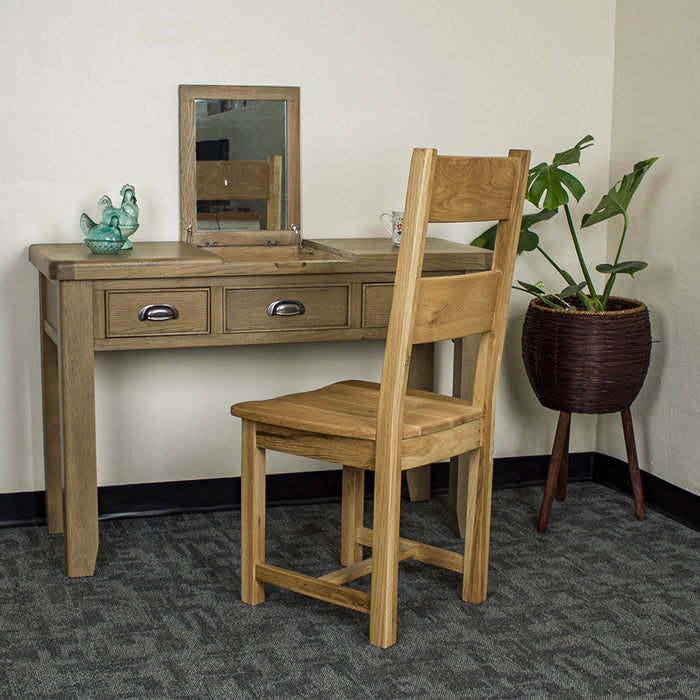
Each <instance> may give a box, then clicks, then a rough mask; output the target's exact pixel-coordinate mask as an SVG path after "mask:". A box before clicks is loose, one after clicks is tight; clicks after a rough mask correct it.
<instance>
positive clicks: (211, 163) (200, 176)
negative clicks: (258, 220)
mask: <svg viewBox="0 0 700 700" xmlns="http://www.w3.org/2000/svg"><path fill="white" fill-rule="evenodd" d="M196 187H197V199H204V200H207V199H222V200H236V199H243V200H245V199H252V200H261V201H267V229H268V230H270V231H276V230H279V229H281V228H282V156H270V157H269V158H268V159H267V160H199V161H197V185H196Z"/></svg>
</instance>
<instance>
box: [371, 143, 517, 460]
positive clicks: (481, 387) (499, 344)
mask: <svg viewBox="0 0 700 700" xmlns="http://www.w3.org/2000/svg"><path fill="white" fill-rule="evenodd" d="M529 162H530V154H529V152H528V151H511V152H510V153H509V155H508V157H500V158H472V157H455V156H438V155H437V152H436V151H435V150H434V149H424V148H417V149H415V150H414V151H413V158H412V160H411V169H410V174H409V181H408V190H407V194H406V205H405V207H404V224H403V230H402V234H401V247H400V249H399V259H398V263H397V267H396V281H395V284H394V294H393V297H392V307H391V316H390V319H389V328H388V332H387V342H386V350H385V353H384V364H383V367H382V381H381V389H380V396H379V413H378V416H377V464H387V465H389V464H393V465H395V464H397V463H398V461H399V460H400V453H401V447H400V437H399V436H400V435H401V429H400V428H401V424H402V421H403V414H404V398H405V395H406V386H407V382H408V369H409V366H410V361H411V351H412V348H413V345H414V344H418V343H429V342H433V341H436V340H443V339H447V338H460V337H464V336H465V335H472V334H474V333H479V334H481V341H480V343H479V353H478V358H477V372H478V376H477V377H476V378H475V381H474V387H473V392H472V396H470V397H465V398H470V399H471V400H472V402H473V405H475V406H480V407H481V408H482V409H483V411H484V421H485V422H486V424H487V425H491V424H492V422H493V416H494V406H495V395H496V386H497V381H498V372H499V369H500V361H501V355H502V352H503V340H504V336H505V328H506V321H507V315H508V302H509V299H510V290H511V284H512V277H513V266H514V264H515V256H516V251H517V244H518V238H519V234H520V224H521V218H522V209H523V202H524V199H525V187H526V184H527V175H528V165H529ZM494 220H495V221H497V222H498V235H497V242H496V249H495V251H494V256H493V263H492V268H491V272H489V273H483V274H481V273H478V274H474V275H460V276H456V277H455V278H451V277H447V278H445V277H443V278H440V277H429V278H428V277H426V278H423V277H422V265H423V253H424V248H425V239H426V234H427V228H428V224H429V223H430V222H445V223H450V222H481V221H494ZM470 278H473V279H470ZM489 307H490V308H489ZM491 441H492V434H490V437H489V439H488V440H487V442H488V443H491V444H489V445H488V446H487V449H488V450H491V449H492V442H491Z"/></svg>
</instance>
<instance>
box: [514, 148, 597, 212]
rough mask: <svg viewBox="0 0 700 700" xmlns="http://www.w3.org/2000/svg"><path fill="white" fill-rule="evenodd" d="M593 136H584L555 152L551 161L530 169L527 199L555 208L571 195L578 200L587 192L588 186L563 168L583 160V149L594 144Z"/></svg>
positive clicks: (537, 204)
mask: <svg viewBox="0 0 700 700" xmlns="http://www.w3.org/2000/svg"><path fill="white" fill-rule="evenodd" d="M592 142H593V137H592V136H590V135H589V136H584V137H583V138H582V139H581V140H580V141H579V142H578V143H577V144H576V145H575V146H574V147H573V148H569V149H568V150H566V151H562V152H561V153H557V154H555V156H554V158H553V159H552V162H551V164H550V163H540V164H539V165H536V166H535V167H534V168H531V169H530V175H529V177H528V183H527V199H528V201H530V202H532V203H533V204H534V205H535V206H538V207H539V206H540V200H542V205H541V206H542V207H544V208H545V209H551V210H555V209H557V208H559V207H560V206H562V205H563V204H568V202H569V195H568V193H567V191H566V190H569V192H571V194H572V195H573V196H574V197H575V198H576V201H577V202H578V201H579V200H580V199H581V197H583V195H584V193H585V192H586V188H585V187H584V186H583V185H582V184H581V182H580V181H579V180H578V179H577V178H575V177H574V176H573V175H572V174H571V173H569V172H567V171H566V170H562V169H561V167H560V166H562V165H573V164H574V163H579V162H580V160H581V151H582V150H583V149H584V148H588V147H589V146H591V145H592Z"/></svg>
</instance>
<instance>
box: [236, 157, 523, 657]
mask: <svg viewBox="0 0 700 700" xmlns="http://www.w3.org/2000/svg"><path fill="white" fill-rule="evenodd" d="M528 164H529V152H527V151H511V152H510V154H509V156H508V157H507V158H505V157H501V158H461V157H450V156H438V155H437V153H436V151H434V150H432V149H416V150H415V151H414V152H413V158H412V161H411V169H410V175H409V182H408V193H407V198H406V206H405V215H404V229H403V234H402V241H401V248H400V251H399V257H398V266H397V271H396V282H395V287H394V296H393V303H392V309H391V316H390V321H389V329H388V336H387V341H386V351H385V355H384V365H383V369H382V379H381V384H376V383H371V382H365V381H344V382H339V383H336V384H332V385H330V386H327V387H325V388H322V389H319V390H316V391H309V392H304V393H300V394H292V395H288V396H282V397H279V398H274V399H269V400H263V401H249V402H245V403H239V404H236V405H235V406H233V407H232V408H231V412H232V413H233V414H234V415H236V416H239V417H240V418H242V419H243V425H242V430H243V433H242V440H243V442H242V474H241V521H242V522H241V536H242V540H241V550H242V557H241V559H242V561H241V597H242V599H243V601H244V602H246V603H249V604H250V605H257V604H258V603H262V602H263V601H264V599H265V584H274V585H277V586H281V587H283V588H287V589H291V590H293V591H297V592H299V593H303V594H305V595H308V596H311V597H314V598H318V599H321V600H324V601H328V602H331V603H335V604H337V605H342V606H345V607H348V608H351V609H354V610H359V611H362V612H366V613H369V615H370V642H371V643H372V644H374V645H376V646H379V647H389V646H391V645H392V644H394V643H395V641H396V599H397V585H398V563H399V561H401V560H403V559H407V558H409V557H412V558H414V559H417V560H418V561H422V562H425V563H428V564H433V565H436V566H440V567H443V568H446V569H450V570H452V571H456V572H460V573H462V574H463V586H462V597H463V599H464V600H467V601H469V602H472V603H481V602H483V601H484V600H485V599H486V582H487V573H488V547H489V531H490V515H491V481H492V462H493V424H494V407H495V396H496V384H497V378H498V372H499V366H500V360H501V354H502V349H503V339H504V334H505V327H506V319H507V312H508V301H509V297H510V289H511V281H512V274H513V265H514V261H515V255H516V247H517V243H518V235H519V232H520V221H521V215H522V208H523V200H524V192H525V185H526V179H527V173H528ZM492 220H498V221H499V234H498V245H497V247H496V250H495V252H494V258H493V266H492V270H491V271H487V272H479V273H474V274H469V275H454V276H443V277H421V266H422V258H423V248H424V244H425V237H426V229H427V225H428V223H429V222H459V221H492ZM472 334H479V335H480V336H481V340H480V344H479V354H478V360H477V376H476V380H475V385H474V395H473V399H472V400H471V401H468V400H463V399H460V398H453V397H450V396H441V395H439V394H434V393H431V392H426V391H419V390H414V389H407V375H408V368H409V363H410V359H411V348H412V346H413V345H414V344H419V343H432V342H435V341H438V340H445V339H453V338H458V337H463V336H468V335H472ZM266 449H272V450H276V451H280V452H287V453H291V454H296V455H302V456H306V457H312V458H315V459H321V460H326V461H331V462H336V463H338V464H342V465H344V466H343V493H342V519H341V553H340V561H341V564H343V565H344V568H342V569H340V570H338V571H334V572H332V573H329V574H327V575H325V576H321V577H320V578H314V577H311V576H308V575H305V574H302V573H297V572H294V571H290V570H288V569H282V568H279V567H276V566H273V565H271V564H268V563H266V562H265V450H266ZM466 452H470V453H471V455H470V460H469V472H470V473H469V482H468V491H469V493H468V499H467V500H468V502H467V526H466V538H465V540H466V541H465V550H464V555H461V554H458V553H455V552H451V551H448V550H445V549H440V548H437V547H434V546H430V545H427V544H422V543H420V542H416V541H411V540H406V539H403V538H401V537H399V511H400V500H401V493H400V492H401V472H402V470H406V469H412V468H414V467H419V466H422V465H425V464H430V463H433V462H437V461H442V460H446V459H448V458H449V457H451V456H453V455H457V454H462V453H466ZM367 469H369V470H373V471H374V476H375V484H374V521H373V528H371V529H370V528H366V527H364V526H363V503H364V470H367ZM363 547H371V548H372V557H370V558H369V559H363V558H362V557H363ZM368 573H371V577H372V578H371V593H370V594H367V593H365V592H363V591H359V590H357V589H354V588H352V587H349V586H347V585H345V584H347V583H348V582H349V581H352V580H353V579H356V578H359V577H360V576H363V575H365V574H368Z"/></svg>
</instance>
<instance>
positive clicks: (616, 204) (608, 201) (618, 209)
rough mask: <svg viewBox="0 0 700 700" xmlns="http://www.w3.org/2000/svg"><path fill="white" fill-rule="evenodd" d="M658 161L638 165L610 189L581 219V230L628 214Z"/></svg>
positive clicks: (650, 159) (650, 160)
mask: <svg viewBox="0 0 700 700" xmlns="http://www.w3.org/2000/svg"><path fill="white" fill-rule="evenodd" d="M657 160H658V158H647V159H646V160H642V161H639V163H636V164H635V166H634V168H633V169H632V172H631V173H627V175H625V176H624V177H623V178H622V180H620V182H618V183H617V185H614V186H613V187H612V188H611V189H610V192H608V193H607V194H604V195H603V198H602V199H601V200H600V202H599V204H598V206H597V207H596V208H595V209H594V210H593V212H592V213H591V214H585V215H584V217H583V219H581V228H586V227H587V226H593V224H597V223H598V222H600V221H605V220H606V219H609V218H610V217H612V216H616V215H617V214H627V207H629V204H630V201H631V200H632V195H633V194H634V193H635V192H636V191H637V187H639V185H640V183H641V182H642V179H643V178H644V176H645V175H646V173H647V170H649V168H651V166H652V165H653V164H654V163H656V161H657ZM640 269H643V268H640ZM635 272H636V270H635Z"/></svg>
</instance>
